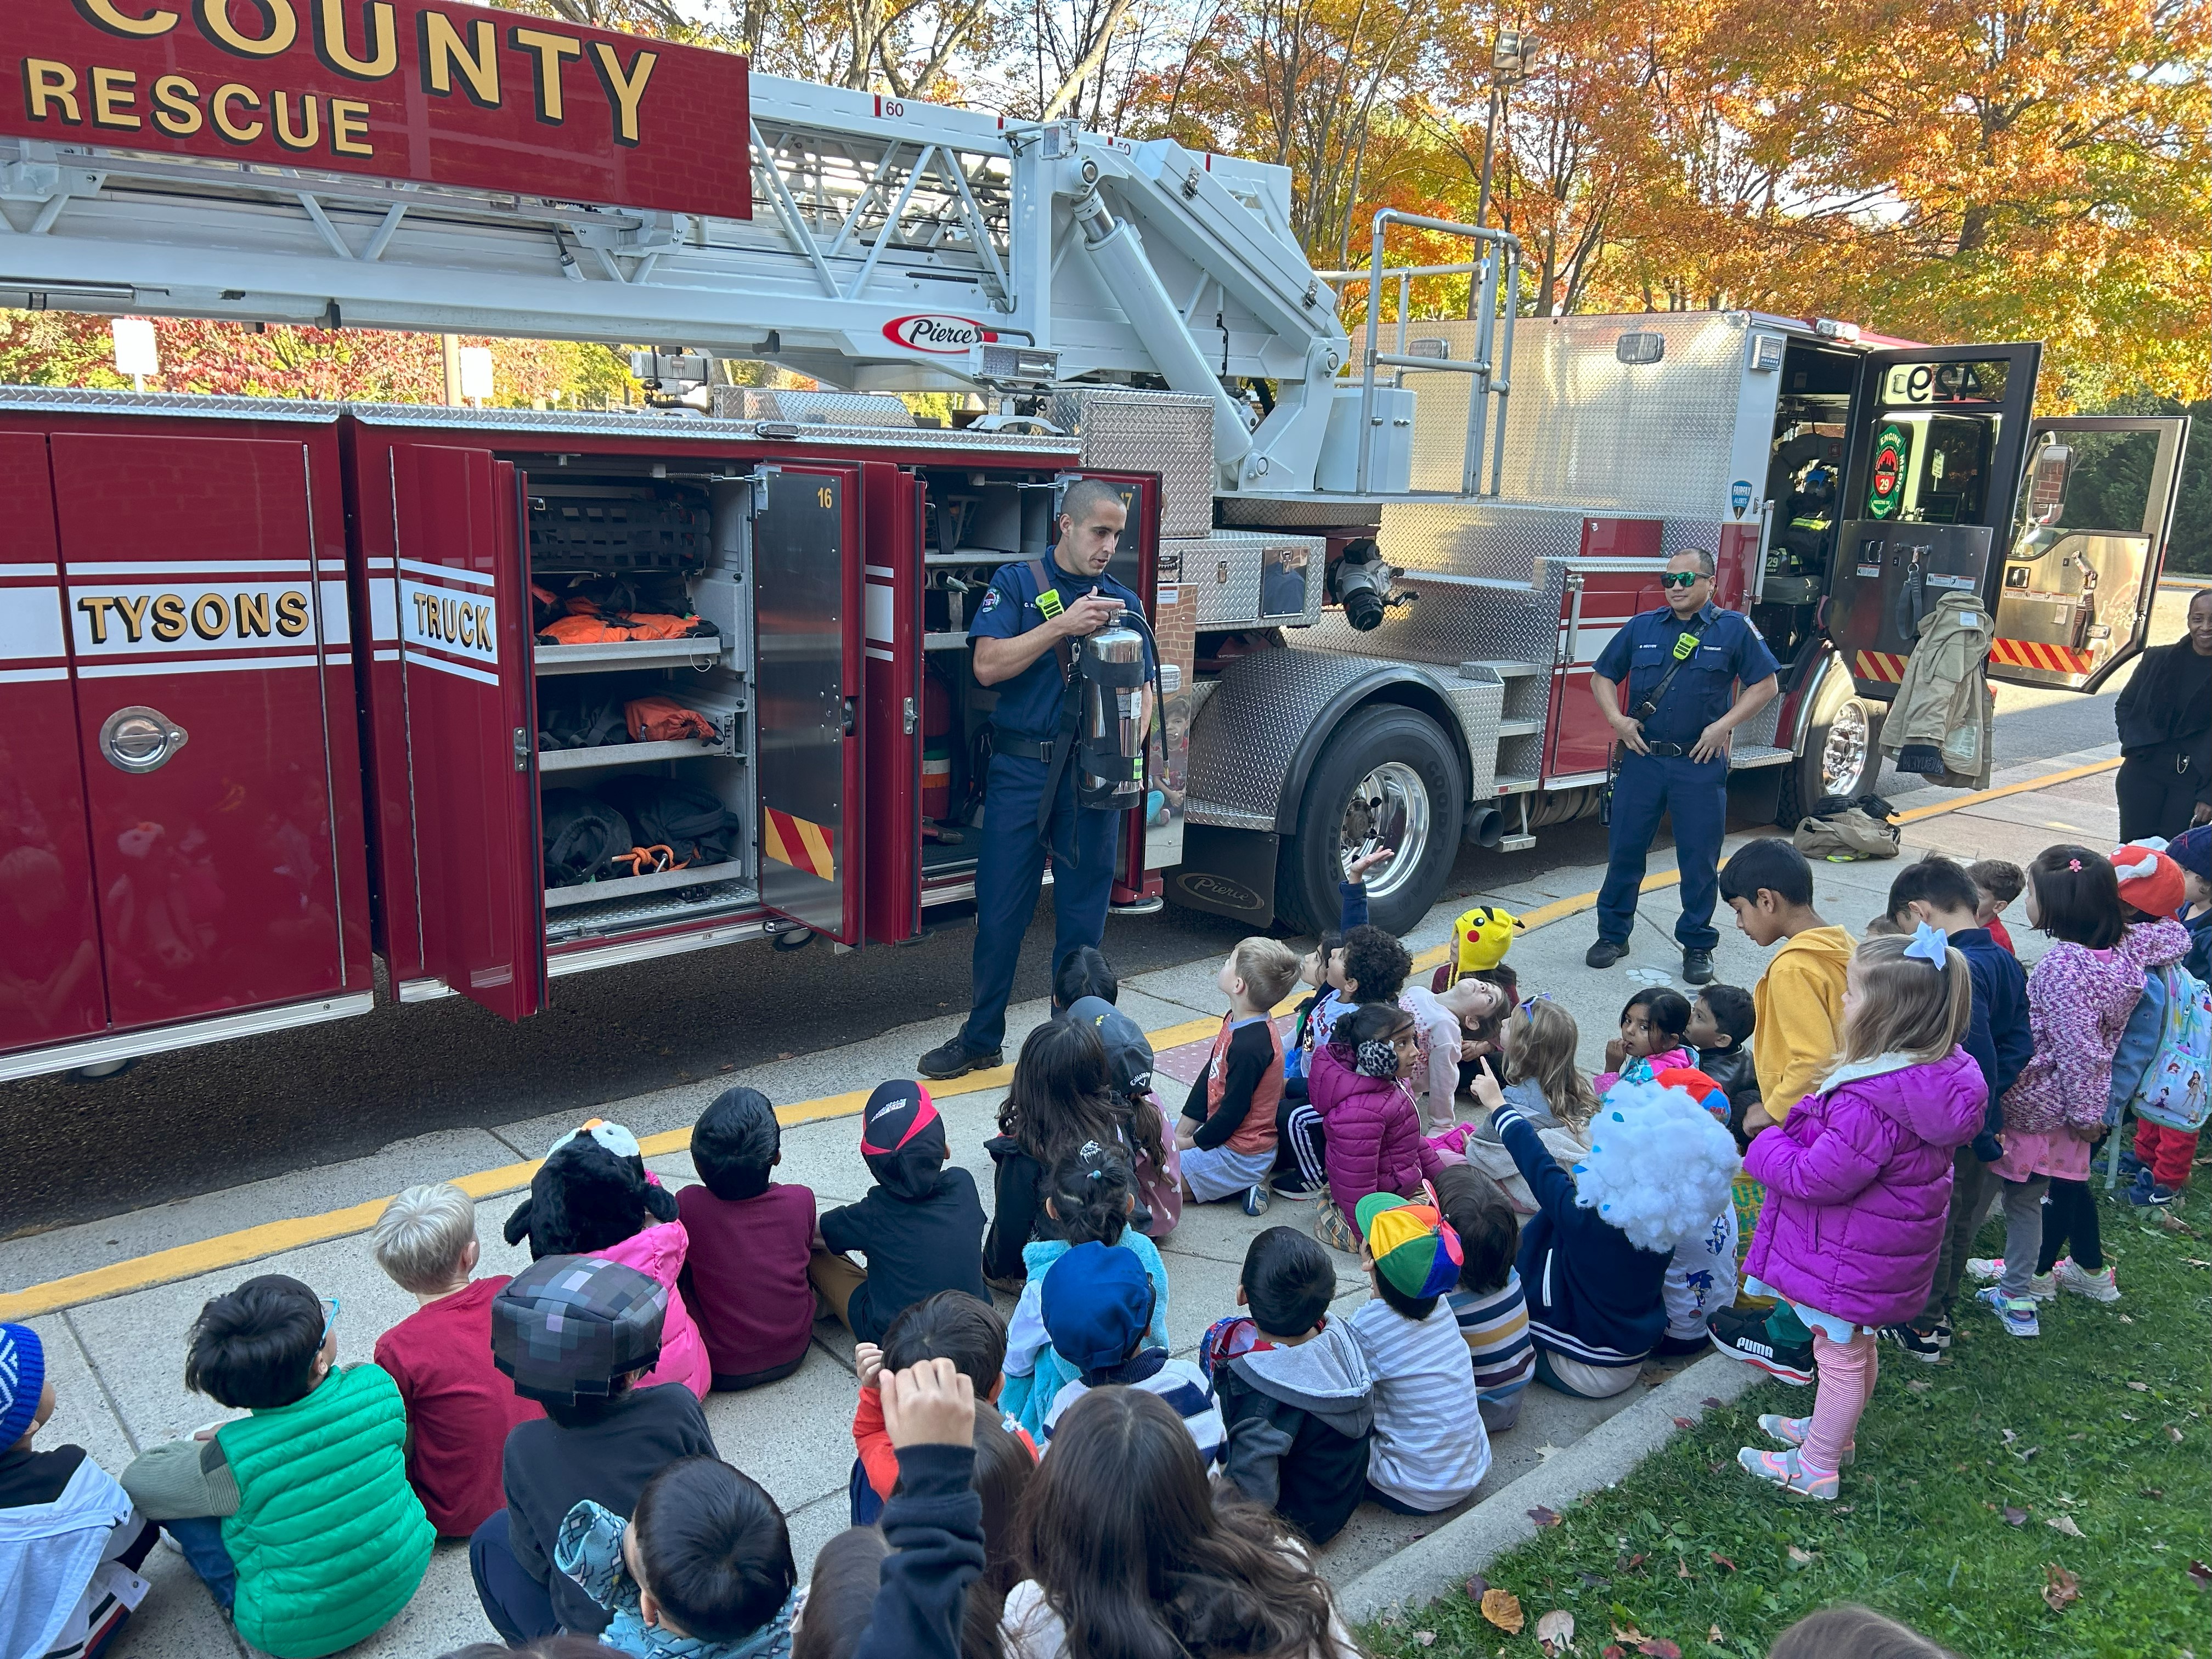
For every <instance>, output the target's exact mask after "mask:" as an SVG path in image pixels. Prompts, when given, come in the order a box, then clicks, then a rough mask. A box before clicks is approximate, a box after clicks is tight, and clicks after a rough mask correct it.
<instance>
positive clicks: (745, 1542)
mask: <svg viewBox="0 0 2212 1659" xmlns="http://www.w3.org/2000/svg"><path fill="white" fill-rule="evenodd" d="M553 1562H554V1565H556V1566H557V1567H559V1568H560V1570H561V1571H562V1572H563V1573H564V1574H566V1575H567V1576H568V1577H569V1578H571V1579H573V1580H574V1581H575V1583H577V1584H578V1585H579V1586H580V1588H581V1589H582V1590H583V1591H584V1593H585V1594H586V1595H588V1596H590V1597H591V1598H592V1601H594V1602H596V1603H597V1604H598V1605H599V1607H602V1608H604V1609H605V1611H606V1613H607V1614H608V1623H607V1627H606V1628H605V1630H604V1631H602V1632H600V1633H599V1641H600V1643H601V1644H602V1645H604V1646H606V1647H610V1648H612V1649H615V1650H617V1651H618V1652H622V1653H627V1654H629V1655H631V1656H633V1659H764V1656H767V1655H769V1654H775V1653H781V1652H786V1651H788V1649H789V1644H790V1640H791V1616H792V1613H793V1608H794V1607H795V1605H796V1603H797V1601H798V1599H799V1595H798V1586H799V1570H798V1568H797V1566H796V1565H793V1561H792V1557H791V1534H790V1533H789V1531H788V1530H787V1528H786V1527H785V1525H784V1521H783V1512H782V1510H779V1509H778V1508H776V1506H775V1499H774V1498H770V1497H769V1495H768V1494H767V1493H766V1492H763V1491H762V1490H761V1489H760V1487H759V1486H758V1485H757V1484H756V1483H755V1482H754V1481H752V1480H749V1479H748V1478H747V1477H745V1476H744V1475H742V1474H738V1471H737V1470H735V1469H733V1468H731V1467H730V1466H729V1465H728V1464H727V1463H725V1462H721V1461H720V1460H719V1459H717V1458H713V1457H682V1458H678V1460H677V1461H676V1462H672V1463H671V1464H669V1465H667V1466H666V1467H665V1468H663V1469H662V1470H661V1471H660V1472H659V1474H655V1475H654V1476H653V1479H652V1480H648V1481H647V1482H646V1483H645V1489H644V1490H643V1491H642V1492H639V1493H638V1495H637V1503H636V1505H635V1508H634V1509H633V1510H632V1511H631V1513H630V1516H629V1519H628V1520H625V1519H623V1517H622V1516H619V1515H617V1514H616V1513H615V1512H614V1511H613V1510H610V1509H608V1508H606V1507H605V1505H604V1504H597V1503H594V1502H593V1501H592V1499H590V1498H582V1499H580V1500H579V1501H578V1502H577V1504H576V1506H575V1507H574V1509H572V1510H569V1511H568V1518H567V1519H566V1520H565V1521H563V1522H562V1523H561V1532H560V1535H559V1537H558V1538H557V1539H556V1541H555V1543H554V1546H553Z"/></svg>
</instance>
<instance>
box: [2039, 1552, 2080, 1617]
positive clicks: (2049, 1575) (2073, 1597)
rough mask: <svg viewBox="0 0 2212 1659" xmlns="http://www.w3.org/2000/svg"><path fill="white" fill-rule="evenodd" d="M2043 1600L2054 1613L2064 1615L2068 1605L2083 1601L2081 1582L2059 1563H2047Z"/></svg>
mask: <svg viewBox="0 0 2212 1659" xmlns="http://www.w3.org/2000/svg"><path fill="white" fill-rule="evenodd" d="M2043 1579H2044V1583H2043V1599H2044V1601H2045V1604H2046V1605H2047V1606H2048V1607H2050V1608H2051V1612H2053V1613H2063V1612H2065V1611H2066V1608H2067V1604H2068V1603H2069V1602H2073V1601H2080V1600H2081V1578H2080V1577H2078V1576H2077V1575H2075V1574H2074V1573H2070V1572H2069V1571H2066V1569H2065V1568H2063V1567H2062V1566H2060V1565H2058V1564H2057V1562H2055V1561H2053V1562H2047V1563H2045V1565H2044V1569H2043Z"/></svg>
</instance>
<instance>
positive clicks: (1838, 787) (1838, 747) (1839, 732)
mask: <svg viewBox="0 0 2212 1659" xmlns="http://www.w3.org/2000/svg"><path fill="white" fill-rule="evenodd" d="M1866 759H1867V714H1866V708H1865V706H1864V705H1863V704H1862V703H1859V702H1856V701H1853V702H1846V703H1844V706H1843V707H1842V708H1838V710H1836V717H1835V719H1833V720H1831V721H1829V722H1828V740H1827V742H1826V744H1822V745H1821V749H1820V789H1821V793H1824V794H1830V795H1841V794H1846V793H1850V792H1852V791H1855V790H1857V788H1858V787H1859V780H1860V778H1861V777H1862V776H1863V775H1864V773H1865V771H1866Z"/></svg>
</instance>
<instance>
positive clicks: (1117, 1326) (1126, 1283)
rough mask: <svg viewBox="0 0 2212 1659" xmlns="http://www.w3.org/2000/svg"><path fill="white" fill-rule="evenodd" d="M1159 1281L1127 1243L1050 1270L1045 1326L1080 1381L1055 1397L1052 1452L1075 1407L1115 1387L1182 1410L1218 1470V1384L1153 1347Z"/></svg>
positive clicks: (1084, 1247) (1082, 1249)
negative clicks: (1215, 1390) (1055, 1438)
mask: <svg viewBox="0 0 2212 1659" xmlns="http://www.w3.org/2000/svg"><path fill="white" fill-rule="evenodd" d="M1152 1295H1153V1292H1152V1280H1151V1279H1150V1278H1148V1277H1147V1276H1146V1273H1145V1264H1144V1263H1143V1262H1141V1261H1139V1260H1138V1259H1137V1257H1136V1254H1135V1253H1134V1252H1133V1251H1132V1250H1130V1249H1128V1248H1127V1246H1125V1245H1121V1244H1101V1243H1097V1241H1096V1240H1093V1241H1092V1242H1091V1243H1088V1244H1078V1245H1076V1246H1075V1247H1074V1248H1073V1249H1071V1250H1069V1251H1068V1252H1067V1254H1066V1255H1063V1256H1061V1257H1060V1260H1059V1261H1055V1262H1054V1263H1053V1264H1052V1266H1051V1267H1048V1268H1047V1269H1046V1270H1045V1275H1044V1295H1043V1303H1044V1328H1045V1334H1047V1335H1048V1336H1049V1337H1050V1338H1051V1339H1052V1346H1053V1352H1055V1353H1057V1354H1058V1355H1059V1356H1060V1358H1061V1359H1063V1360H1065V1361H1066V1363H1067V1364H1068V1366H1069V1367H1070V1368H1071V1369H1072V1370H1073V1371H1074V1372H1075V1380H1074V1381H1073V1382H1072V1383H1067V1384H1066V1385H1065V1386H1064V1387H1062V1388H1061V1389H1060V1392H1059V1394H1057V1395H1054V1397H1053V1402H1052V1407H1051V1409H1050V1410H1049V1411H1048V1412H1046V1413H1045V1416H1044V1432H1043V1434H1042V1436H1040V1437H1039V1438H1041V1439H1042V1441H1043V1443H1044V1449H1045V1452H1046V1453H1047V1454H1049V1453H1050V1452H1051V1450H1052V1433H1053V1431H1054V1429H1055V1428H1057V1427H1058V1426H1059V1425H1060V1419H1061V1418H1062V1417H1063V1416H1065V1415H1066V1413H1067V1412H1068V1410H1069V1408H1070V1407H1073V1405H1074V1404H1075V1402H1076V1401H1079V1400H1080V1399H1082V1398H1083V1396H1084V1395H1086V1394H1088V1393H1089V1392H1090V1391H1091V1389H1103V1388H1104V1387H1106V1386H1108V1385H1109V1383H1118V1384H1120V1385H1121V1386H1122V1387H1124V1388H1130V1389H1142V1390H1143V1391H1144V1392H1145V1393H1146V1394H1156V1395H1159V1397H1160V1398H1161V1399H1163V1400H1164V1401H1167V1403H1168V1404H1169V1405H1170V1406H1171V1407H1174V1408H1175V1413H1176V1416H1178V1417H1180V1418H1181V1419H1182V1422H1183V1426H1184V1427H1185V1428H1187V1429H1188V1430H1189V1431H1190V1437H1191V1439H1192V1440H1193V1442H1194V1443H1196V1445H1197V1447H1198V1455H1199V1456H1200V1458H1201V1459H1203V1460H1204V1462H1205V1464H1206V1468H1207V1469H1208V1470H1209V1471H1211V1470H1212V1468H1213V1466H1214V1464H1215V1463H1216V1462H1218V1461H1219V1459H1220V1456H1221V1443H1222V1441H1223V1439H1224V1438H1225V1433H1224V1431H1223V1428H1222V1424H1221V1408H1220V1407H1219V1406H1218V1405H1217V1404H1216V1403H1215V1402H1214V1398H1213V1385H1212V1383H1209V1382H1208V1381H1206V1373H1205V1372H1204V1371H1202V1370H1199V1368H1198V1367H1197V1366H1196V1365H1195V1364H1192V1363H1191V1362H1190V1361H1189V1360H1188V1359H1173V1358H1169V1356H1168V1351H1167V1350H1166V1349H1165V1348H1164V1347H1158V1346H1147V1344H1146V1333H1147V1330H1148V1329H1149V1328H1150V1326H1151V1325H1152Z"/></svg>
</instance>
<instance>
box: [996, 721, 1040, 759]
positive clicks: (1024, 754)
mask: <svg viewBox="0 0 2212 1659" xmlns="http://www.w3.org/2000/svg"><path fill="white" fill-rule="evenodd" d="M991 751H992V753H994V754H998V755H1012V757H1014V758H1015V759H1016V760H1033V761H1048V760H1050V759H1051V758H1052V740H1051V739H1050V738H1046V739H1045V740H1044V741H1042V742H1039V741H1038V740H1037V739H1036V738H1024V737H1021V736H1019V735H1018V734H1016V733H1014V732H1001V731H1000V730H998V729H997V728H996V727H995V726H994V727H993V728H992V732H991Z"/></svg>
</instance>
